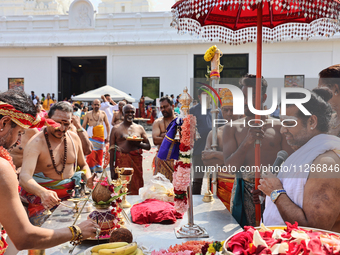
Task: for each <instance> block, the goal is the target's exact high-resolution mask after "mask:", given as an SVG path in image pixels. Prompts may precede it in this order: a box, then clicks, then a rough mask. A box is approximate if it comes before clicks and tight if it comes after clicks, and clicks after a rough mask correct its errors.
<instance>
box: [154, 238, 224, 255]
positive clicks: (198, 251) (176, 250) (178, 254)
mask: <svg viewBox="0 0 340 255" xmlns="http://www.w3.org/2000/svg"><path fill="white" fill-rule="evenodd" d="M223 244H224V241H222V242H219V241H216V242H211V241H187V242H184V243H182V244H176V245H174V246H170V247H169V249H168V250H160V251H152V252H151V255H217V254H221V252H222V248H223Z"/></svg>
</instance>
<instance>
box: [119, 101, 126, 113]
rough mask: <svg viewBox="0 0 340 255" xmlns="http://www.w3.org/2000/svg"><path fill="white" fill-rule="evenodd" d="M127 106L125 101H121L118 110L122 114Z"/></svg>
mask: <svg viewBox="0 0 340 255" xmlns="http://www.w3.org/2000/svg"><path fill="white" fill-rule="evenodd" d="M125 105H126V102H125V101H119V103H118V108H119V111H120V112H123V107H124V106H125Z"/></svg>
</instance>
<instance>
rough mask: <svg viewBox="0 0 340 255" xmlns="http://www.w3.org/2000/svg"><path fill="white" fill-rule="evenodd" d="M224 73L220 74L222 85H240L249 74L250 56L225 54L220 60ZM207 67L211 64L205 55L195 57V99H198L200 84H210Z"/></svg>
mask: <svg viewBox="0 0 340 255" xmlns="http://www.w3.org/2000/svg"><path fill="white" fill-rule="evenodd" d="M220 62H221V65H223V71H222V72H221V73H220V75H221V80H220V84H234V85H238V80H239V78H241V77H242V76H243V75H245V74H247V73H248V68H249V54H223V56H222V57H221V58H220ZM207 66H209V69H210V62H206V61H205V60H204V55H194V78H195V82H194V97H195V98H196V99H197V89H198V88H199V87H200V86H201V84H199V83H198V82H202V83H208V81H207V79H206V77H205V75H207Z"/></svg>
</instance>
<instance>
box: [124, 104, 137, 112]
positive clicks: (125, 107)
mask: <svg viewBox="0 0 340 255" xmlns="http://www.w3.org/2000/svg"><path fill="white" fill-rule="evenodd" d="M130 110H133V111H134V112H136V108H135V107H134V106H133V105H132V104H126V105H124V106H123V114H125V112H127V111H130Z"/></svg>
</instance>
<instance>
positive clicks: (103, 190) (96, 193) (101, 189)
mask: <svg viewBox="0 0 340 255" xmlns="http://www.w3.org/2000/svg"><path fill="white" fill-rule="evenodd" d="M110 198H111V191H110V190H109V187H108V186H103V185H101V184H100V183H99V184H98V185H97V186H96V188H95V189H94V190H93V192H92V199H93V201H95V202H96V203H98V202H100V201H103V202H106V201H107V200H109V199H110Z"/></svg>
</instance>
